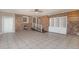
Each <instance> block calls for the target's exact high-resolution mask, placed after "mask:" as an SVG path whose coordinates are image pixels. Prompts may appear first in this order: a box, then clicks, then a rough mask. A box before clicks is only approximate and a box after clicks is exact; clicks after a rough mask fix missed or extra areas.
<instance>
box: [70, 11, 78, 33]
mask: <svg viewBox="0 0 79 59" xmlns="http://www.w3.org/2000/svg"><path fill="white" fill-rule="evenodd" d="M77 33H79V11H72V12H69V13H68V34H77Z"/></svg>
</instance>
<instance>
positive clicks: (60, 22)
mask: <svg viewBox="0 0 79 59" xmlns="http://www.w3.org/2000/svg"><path fill="white" fill-rule="evenodd" d="M49 32H55V33H61V34H66V33H67V16H63V17H55V18H50V23H49Z"/></svg>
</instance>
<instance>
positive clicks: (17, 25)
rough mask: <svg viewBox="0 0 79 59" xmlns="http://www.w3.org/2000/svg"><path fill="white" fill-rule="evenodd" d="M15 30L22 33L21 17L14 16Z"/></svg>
mask: <svg viewBox="0 0 79 59" xmlns="http://www.w3.org/2000/svg"><path fill="white" fill-rule="evenodd" d="M15 29H16V31H22V30H23V26H22V17H21V16H17V15H16V16H15Z"/></svg>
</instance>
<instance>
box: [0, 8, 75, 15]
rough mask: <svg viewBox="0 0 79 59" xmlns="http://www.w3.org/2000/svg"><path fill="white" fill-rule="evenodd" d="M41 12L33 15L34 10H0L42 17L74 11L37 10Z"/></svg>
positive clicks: (1, 10) (0, 10)
mask: <svg viewBox="0 0 79 59" xmlns="http://www.w3.org/2000/svg"><path fill="white" fill-rule="evenodd" d="M39 10H40V11H42V12H39V13H35V12H34V9H0V12H8V13H15V14H22V15H29V16H44V15H54V14H58V13H63V12H69V11H74V10H73V9H39Z"/></svg>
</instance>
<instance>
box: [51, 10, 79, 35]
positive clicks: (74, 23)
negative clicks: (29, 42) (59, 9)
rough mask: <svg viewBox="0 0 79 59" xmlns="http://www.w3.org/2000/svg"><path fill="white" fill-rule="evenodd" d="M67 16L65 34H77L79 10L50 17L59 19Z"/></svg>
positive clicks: (78, 30) (78, 29)
mask: <svg viewBox="0 0 79 59" xmlns="http://www.w3.org/2000/svg"><path fill="white" fill-rule="evenodd" d="M60 16H67V33H68V34H76V33H77V32H79V10H77V11H72V12H66V13H60V14H56V15H52V16H50V17H60Z"/></svg>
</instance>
